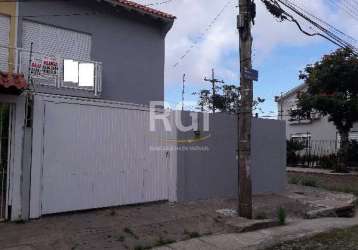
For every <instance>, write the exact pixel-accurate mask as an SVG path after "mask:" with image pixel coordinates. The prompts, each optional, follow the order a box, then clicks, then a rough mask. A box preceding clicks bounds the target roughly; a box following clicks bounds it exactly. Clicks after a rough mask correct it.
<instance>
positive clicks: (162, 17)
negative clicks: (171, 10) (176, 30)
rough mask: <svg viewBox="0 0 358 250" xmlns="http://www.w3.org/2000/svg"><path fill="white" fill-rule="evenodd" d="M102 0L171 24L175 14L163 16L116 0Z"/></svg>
mask: <svg viewBox="0 0 358 250" xmlns="http://www.w3.org/2000/svg"><path fill="white" fill-rule="evenodd" d="M97 1H101V0H97ZM102 1H105V2H108V3H110V4H112V5H113V6H115V7H116V6H119V7H122V8H124V9H127V10H129V11H134V12H137V13H139V14H141V15H143V16H149V17H151V18H154V19H159V20H162V21H164V22H166V23H169V24H171V25H172V24H173V22H174V20H175V19H176V17H175V16H170V17H169V16H168V17H165V16H162V15H158V14H156V13H149V12H147V11H144V10H141V9H138V8H135V7H131V6H128V5H126V4H123V3H121V2H118V1H116V0H102Z"/></svg>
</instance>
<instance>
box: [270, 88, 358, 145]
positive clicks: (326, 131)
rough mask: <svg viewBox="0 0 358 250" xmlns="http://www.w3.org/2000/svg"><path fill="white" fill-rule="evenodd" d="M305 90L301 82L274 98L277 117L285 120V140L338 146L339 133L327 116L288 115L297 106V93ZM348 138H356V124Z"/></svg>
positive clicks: (357, 131)
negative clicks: (317, 142) (294, 116)
mask: <svg viewBox="0 0 358 250" xmlns="http://www.w3.org/2000/svg"><path fill="white" fill-rule="evenodd" d="M305 90H306V86H305V85H304V84H301V85H299V86H297V87H296V88H294V89H292V90H290V91H288V92H287V93H285V94H283V95H282V96H280V97H277V98H276V102H277V105H278V119H279V120H283V121H286V137H287V140H290V139H297V140H303V141H305V140H310V141H321V142H325V141H326V142H327V143H329V142H332V143H333V146H334V147H338V146H339V140H340V139H339V134H338V132H337V129H336V127H335V126H334V124H333V123H332V122H329V121H328V117H324V116H321V115H319V114H312V115H311V119H310V120H300V119H295V118H292V117H291V116H290V112H291V110H295V109H296V108H297V95H298V94H299V93H300V92H304V91H305ZM350 138H351V139H357V140H358V124H355V126H354V127H353V128H352V130H351V134H350ZM334 142H336V143H334Z"/></svg>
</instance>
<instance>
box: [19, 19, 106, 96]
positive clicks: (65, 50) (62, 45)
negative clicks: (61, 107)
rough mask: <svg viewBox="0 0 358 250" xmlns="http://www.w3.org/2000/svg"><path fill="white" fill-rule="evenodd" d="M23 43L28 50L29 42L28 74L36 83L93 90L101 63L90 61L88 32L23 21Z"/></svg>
mask: <svg viewBox="0 0 358 250" xmlns="http://www.w3.org/2000/svg"><path fill="white" fill-rule="evenodd" d="M22 43H23V49H24V50H26V51H27V54H28V51H29V50H30V49H31V44H32V51H33V53H32V60H31V62H32V64H31V76H32V78H33V81H34V82H35V84H43V85H49V86H55V87H65V88H75V89H85V90H95V88H96V83H98V77H100V73H99V72H98V71H99V70H100V65H99V63H97V62H93V61H91V46H92V38H91V36H90V35H89V34H86V33H81V32H76V31H72V30H67V29H63V28H59V27H55V26H50V25H45V24H40V23H36V22H30V21H24V23H23V37H22ZM26 59H27V58H26V57H24V58H23V59H22V61H23V63H26ZM98 85H99V84H98Z"/></svg>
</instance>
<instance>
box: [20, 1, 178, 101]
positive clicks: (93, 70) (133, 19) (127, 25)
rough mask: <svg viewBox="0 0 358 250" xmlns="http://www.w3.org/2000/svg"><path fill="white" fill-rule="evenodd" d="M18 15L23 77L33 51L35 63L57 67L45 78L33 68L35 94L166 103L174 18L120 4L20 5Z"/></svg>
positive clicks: (44, 2) (37, 3)
mask: <svg viewBox="0 0 358 250" xmlns="http://www.w3.org/2000/svg"><path fill="white" fill-rule="evenodd" d="M18 15H19V19H18V32H17V33H18V36H17V37H18V39H17V47H18V48H21V51H20V53H21V55H20V58H19V60H21V62H20V63H21V66H22V69H23V71H24V72H22V73H24V74H25V76H26V75H27V72H26V69H27V68H28V58H29V55H30V51H31V49H32V61H33V64H36V63H39V64H43V63H44V62H46V60H47V63H55V64H56V65H57V67H58V69H56V70H55V72H54V74H47V75H46V74H42V73H41V72H39V73H38V74H37V73H35V72H36V66H34V67H32V68H31V69H32V70H33V71H34V74H32V78H33V81H34V83H35V84H36V91H38V92H48V93H56V94H66V95H80V96H93V95H95V96H96V97H98V98H102V99H109V100H117V101H123V102H131V103H138V104H148V103H149V102H150V101H160V100H164V59H165V36H166V34H167V32H168V31H169V30H170V28H171V27H172V25H173V21H174V17H173V16H171V15H169V14H166V13H163V12H160V11H157V10H153V9H150V8H148V7H146V6H143V5H139V4H136V3H133V2H130V1H123V0H111V1H88V0H76V1H36V0H35V1H31V0H27V1H19V3H18ZM31 44H32V47H31ZM39 67H41V66H39ZM76 71H77V72H76Z"/></svg>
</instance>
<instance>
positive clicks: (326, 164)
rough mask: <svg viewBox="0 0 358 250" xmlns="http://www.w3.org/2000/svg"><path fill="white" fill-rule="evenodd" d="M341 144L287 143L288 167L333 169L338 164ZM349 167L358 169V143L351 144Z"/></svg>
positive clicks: (331, 142) (318, 142)
mask: <svg viewBox="0 0 358 250" xmlns="http://www.w3.org/2000/svg"><path fill="white" fill-rule="evenodd" d="M339 148H340V142H339V141H337V140H305V141H295V140H290V141H287V165H288V166H300V167H312V168H327V169H333V168H335V166H336V164H337V159H338V157H337V154H338V152H339ZM348 163H349V167H353V168H357V167H358V141H356V140H352V141H351V142H350V147H349V153H348Z"/></svg>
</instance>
